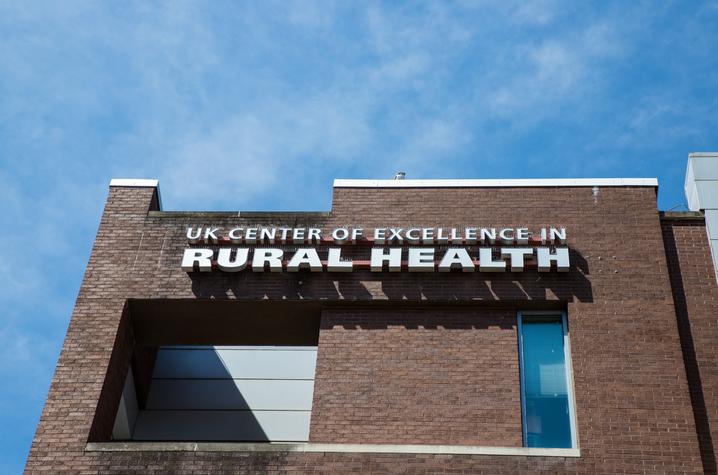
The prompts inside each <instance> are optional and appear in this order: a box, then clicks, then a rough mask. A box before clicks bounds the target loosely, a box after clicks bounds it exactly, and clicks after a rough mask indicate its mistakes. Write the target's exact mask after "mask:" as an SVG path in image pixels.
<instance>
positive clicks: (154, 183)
mask: <svg viewBox="0 0 718 475" xmlns="http://www.w3.org/2000/svg"><path fill="white" fill-rule="evenodd" d="M110 186H116V187H129V188H132V187H137V188H156V189H157V205H158V207H159V209H162V195H160V181H159V180H156V179H147V178H113V179H111V180H110Z"/></svg>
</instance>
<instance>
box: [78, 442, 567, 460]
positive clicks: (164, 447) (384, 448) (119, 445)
mask: <svg viewBox="0 0 718 475" xmlns="http://www.w3.org/2000/svg"><path fill="white" fill-rule="evenodd" d="M85 451H87V452H305V453H310V452H313V453H315V452H323V453H365V454H435V455H502V456H514V457H580V456H581V450H580V449H540V448H529V447H484V446H474V445H406V444H401V445H395V444H319V443H291V442H290V443H284V442H274V443H244V442H90V443H88V444H87V445H86V446H85Z"/></svg>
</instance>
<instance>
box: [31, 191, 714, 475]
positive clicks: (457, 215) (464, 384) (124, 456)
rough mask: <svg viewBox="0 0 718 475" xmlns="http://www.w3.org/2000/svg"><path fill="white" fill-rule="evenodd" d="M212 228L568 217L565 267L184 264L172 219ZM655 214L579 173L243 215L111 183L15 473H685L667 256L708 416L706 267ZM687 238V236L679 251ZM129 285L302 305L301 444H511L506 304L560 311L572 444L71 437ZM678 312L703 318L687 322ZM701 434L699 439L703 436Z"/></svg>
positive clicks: (110, 403) (686, 421) (113, 342)
mask: <svg viewBox="0 0 718 475" xmlns="http://www.w3.org/2000/svg"><path fill="white" fill-rule="evenodd" d="M209 224H211V225H215V226H222V225H224V226H241V225H257V224H260V225H277V226H280V225H289V226H302V225H304V226H316V227H321V228H323V229H325V230H326V229H329V228H333V227H335V226H343V225H362V226H363V227H365V228H372V227H383V226H405V227H406V226H443V227H452V226H454V227H464V226H474V225H484V226H486V225H490V226H528V227H530V228H537V227H540V226H544V225H548V224H550V225H557V226H565V227H566V228H567V231H568V245H569V247H570V249H571V260H572V262H571V270H570V272H568V273H562V274H558V273H549V274H538V273H537V272H536V271H527V272H524V273H521V274H511V273H506V274H484V273H479V272H476V273H466V274H464V273H459V272H452V273H448V274H444V273H442V274H438V273H429V274H409V273H406V272H402V273H371V272H368V271H361V270H359V271H355V272H352V273H350V274H333V273H326V272H325V273H317V274H309V273H306V272H300V273H298V274H290V273H286V272H283V273H271V274H269V273H267V274H257V273H252V272H242V273H238V274H224V273H218V272H217V273H215V272H213V273H208V274H199V273H192V274H187V273H185V272H182V271H181V269H180V266H179V260H180V256H181V252H182V250H183V249H184V248H185V247H186V238H185V234H184V232H185V229H186V227H187V226H197V225H209ZM661 224H662V222H661V220H660V218H659V213H658V212H657V210H656V196H655V189H653V188H651V187H604V188H601V189H600V191H599V193H598V194H595V193H593V192H592V190H591V188H582V187H576V188H566V187H560V188H559V187H556V188H551V187H547V188H515V189H507V188H504V189H500V188H495V189H492V188H443V189H439V188H435V189H432V188H422V189H411V188H400V189H382V188H336V189H335V190H334V197H333V202H332V210H331V212H330V213H316V214H303V213H297V214H291V213H275V214H267V215H260V214H247V215H244V214H243V215H241V216H236V214H235V215H234V216H233V215H232V214H230V213H215V214H212V213H204V214H202V213H172V212H159V211H158V205H157V196H156V194H155V192H154V189H153V188H124V187H111V188H110V194H109V197H108V200H107V204H106V207H105V211H104V214H103V217H102V221H101V223H100V228H99V230H98V234H97V239H96V241H95V244H94V247H93V251H92V255H91V257H90V261H89V264H88V267H87V271H86V273H85V277H84V280H83V284H82V287H81V289H80V292H79V295H78V299H77V303H76V306H75V309H74V312H73V316H72V320H71V323H70V326H69V328H68V333H67V336H66V339H65V343H64V346H63V349H62V353H61V355H60V360H59V362H58V366H57V370H56V372H55V375H54V377H53V381H52V385H51V388H50V393H49V395H48V398H47V402H46V405H45V408H44V411H43V414H42V417H41V420H40V423H39V426H38V429H37V433H36V435H35V439H34V441H33V444H32V448H31V452H30V456H29V459H28V462H27V467H26V470H27V472H28V473H40V472H48V473H63V472H64V473H100V472H101V473H207V472H214V471H216V472H221V473H237V472H267V471H276V472H285V471H289V472H291V471H293V472H298V473H304V472H320V473H321V472H323V473H335V472H340V471H354V472H357V473H368V472H371V473H402V472H403V473H434V472H447V473H448V472H451V473H454V472H455V473H462V472H463V473H519V472H524V473H557V472H561V473H564V472H565V473H654V472H657V473H700V472H701V471H702V470H703V465H704V464H705V463H706V450H707V449H706V447H707V445H706V443H705V440H703V441H702V444H701V445H700V447H699V443H698V441H699V437H697V435H696V434H697V433H698V432H697V429H696V419H695V418H694V409H695V404H696V401H695V399H696V398H695V396H694V397H693V398H691V393H689V384H688V382H689V381H688V379H687V377H686V374H687V373H686V367H685V366H684V362H683V361H684V359H683V356H684V354H685V331H681V332H679V325H677V323H676V322H677V320H676V306H675V305H674V295H675V294H676V282H678V281H677V280H676V274H675V269H676V268H677V267H676V266H677V265H680V269H681V271H682V272H683V274H682V279H683V282H684V283H685V286H686V287H687V286H689V285H690V286H692V285H693V284H694V282H693V281H692V280H688V279H695V280H696V282H695V285H696V288H698V286H699V285H708V287H710V288H708V289H703V290H696V292H695V293H694V294H690V295H689V293H686V294H685V295H686V303H685V304H684V305H683V308H687V309H688V313H687V314H688V315H690V317H691V325H692V327H691V329H692V332H693V339H694V342H695V343H696V361H697V362H698V365H699V367H700V374H701V376H702V377H703V388H704V390H705V391H706V392H705V399H706V401H705V406H706V411H707V414H708V419H709V420H711V421H712V420H714V419H712V418H714V417H715V415H716V412H715V411H716V406H715V404H712V402H713V401H715V400H716V398H715V396H716V391H718V388H716V385H715V384H714V383H715V381H716V378H715V371H716V370H715V364H716V358H715V345H714V344H712V342H715V341H716V336H715V330H716V325H715V317H714V318H713V320H712V321H711V320H710V317H709V311H710V308H711V306H713V308H714V307H715V294H716V292H715V290H716V289H715V280H714V279H706V277H705V274H706V271H705V270H704V269H699V270H700V272H699V273H698V274H693V273H692V272H693V270H691V271H690V272H686V271H685V270H684V267H685V265H688V266H689V267H690V266H691V265H692V264H691V263H693V262H694V260H693V259H697V260H696V262H699V260H700V259H702V258H703V257H704V256H703V254H704V253H705V252H706V249H707V245H706V240H705V236H704V235H703V238H702V240H700V239H699V238H696V236H694V234H695V235H699V234H700V233H701V232H703V233H704V232H705V231H702V230H701V228H700V226H698V230H697V231H696V230H693V229H692V228H690V227H688V228H690V229H684V226H669V225H667V224H666V222H665V221H664V222H663V226H662V225H661ZM671 232H672V233H673V235H674V236H675V237H674V241H675V242H677V243H678V245H677V247H678V248H679V252H678V253H677V255H678V261H676V259H675V256H674V255H673V254H671V253H670V249H669V262H668V263H667V261H666V252H665V250H664V239H667V238H666V236H667V234H668V235H670V234H671ZM687 234H690V236H688V235H687ZM694 238H695V239H694ZM684 242H686V243H687V242H691V243H694V244H695V246H697V247H700V246H703V248H702V249H693V248H691V250H689V251H686V252H682V251H681V250H680V249H682V246H683V244H682V243H684ZM290 247H291V246H290ZM366 252H368V248H367V249H357V250H356V251H355V253H356V254H357V256H360V255H363V254H362V253H364V254H366ZM701 253H703V254H701ZM694 254H695V256H696V257H693V256H694ZM676 262H678V264H676ZM705 262H706V265H708V266H710V260H709V259H708V260H706V261H705ZM669 264H670V266H671V274H670V276H669V272H668V269H669ZM669 277H670V278H669ZM671 278H672V279H671ZM708 280H709V281H710V284H706V281H708ZM671 284H673V286H672V285H671ZM711 286H712V287H711ZM704 291H705V292H709V295H710V296H711V297H710V298H707V297H705V295H708V294H704V293H703V292H704ZM128 299H192V300H193V301H194V300H197V299H199V300H209V299H213V300H231V301H237V302H239V303H241V302H242V301H247V302H250V301H251V302H256V301H268V302H269V303H271V302H272V301H282V302H285V303H286V302H290V303H291V302H297V304H299V303H300V302H315V303H316V304H317V305H319V306H320V307H321V323H320V329H319V351H318V359H317V371H316V382H315V392H314V405H313V409H312V422H311V433H310V441H311V442H331V443H392V444H457V445H483V446H499V447H520V446H521V406H520V395H519V385H518V380H519V377H518V355H517V352H518V350H517V339H516V338H517V335H516V312H517V311H518V310H522V309H542V308H550V309H565V310H567V313H568V322H569V329H570V337H571V354H572V363H573V372H574V386H575V399H576V411H577V426H578V438H579V445H580V448H581V456H580V458H563V457H518V456H476V455H472V456H468V455H407V454H403V455H402V454H356V453H354V454H352V453H346V454H341V453H325V454H316V453H314V454H310V453H307V454H299V453H252V452H181V451H178V452H148V451H145V452H96V451H87V450H86V444H87V442H88V441H93V440H98V441H102V440H108V437H109V431H110V429H111V424H112V421H113V420H114V411H115V410H116V407H117V402H118V401H119V397H120V392H121V386H122V381H123V380H124V376H125V373H126V371H127V368H128V367H129V365H130V359H131V358H132V351H131V348H132V347H133V345H136V344H137V341H136V335H134V333H133V329H132V328H133V327H132V325H131V324H130V322H131V321H132V320H133V319H137V318H140V316H138V315H134V316H133V315H132V311H131V308H132V306H131V305H128V302H129V300H128ZM680 308H681V306H680V305H679V306H678V309H679V320H678V321H679V323H680V322H681V320H680ZM694 312H698V313H697V314H698V315H701V316H703V317H701V321H700V322H697V323H696V325H699V326H700V328H699V327H696V326H693V313H694ZM696 330H700V336H699V337H697V336H696ZM711 331H712V332H713V333H711ZM699 338H701V340H700V341H698V339H699ZM702 338H704V339H702ZM682 343H683V346H682ZM113 348H114V351H113ZM698 348H700V349H698ZM688 374H689V376H691V373H690V371H689V372H688ZM709 375H711V376H710V377H711V378H712V379H711V380H710V385H709V381H708V379H710V378H709ZM691 389H692V390H694V391H695V385H692V386H691ZM711 391H712V392H711ZM709 397H710V398H712V399H711V401H710V402H708V398H709ZM698 427H699V431H700V428H701V423H700V421H699V424H698ZM713 427H716V425H715V424H713ZM704 432H705V433H704V434H703V437H704V439H705V434H706V433H707V434H711V432H710V431H708V432H706V431H705V430H704ZM712 437H713V440H715V432H713V433H712Z"/></svg>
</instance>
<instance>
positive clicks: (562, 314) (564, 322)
mask: <svg viewBox="0 0 718 475" xmlns="http://www.w3.org/2000/svg"><path fill="white" fill-rule="evenodd" d="M551 316H554V317H559V318H560V319H561V327H562V329H563V351H564V361H565V364H566V389H567V393H568V413H569V426H570V430H571V447H570V448H571V449H578V448H579V445H578V428H577V423H576V404H575V394H574V387H573V364H572V362H571V341H570V337H569V333H568V316H567V315H566V311H565V310H541V311H519V312H517V315H516V322H517V325H516V331H517V334H518V338H517V341H518V350H519V381H520V383H519V386H520V393H521V394H520V395H521V440H522V444H523V446H524V447H528V444H527V439H528V434H527V424H526V391H525V389H526V388H525V382H524V367H525V366H524V350H523V347H524V341H523V321H524V319H525V318H526V319H531V318H536V317H539V318H540V317H551Z"/></svg>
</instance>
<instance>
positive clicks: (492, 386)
mask: <svg viewBox="0 0 718 475" xmlns="http://www.w3.org/2000/svg"><path fill="white" fill-rule="evenodd" d="M427 383H428V384H427ZM519 384H520V382H519V367H518V345H517V341H516V312H515V310H512V309H507V310H500V309H485V310H480V311H477V310H462V309H460V308H454V309H443V310H442V309H437V310H414V311H412V310H409V309H407V310H402V309H386V310H363V311H362V310H326V311H324V312H323V315H322V326H321V331H320V337H319V353H318V356H317V372H316V381H315V389H314V406H313V407H314V408H315V409H314V410H313V412H312V424H311V436H310V439H311V440H312V441H315V442H346V443H366V444H374V443H375V444H380V443H385V444H417V443H420V444H458V445H488V446H504V447H521V411H520V408H521V395H520V391H519ZM477 428H481V429H480V430H477Z"/></svg>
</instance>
